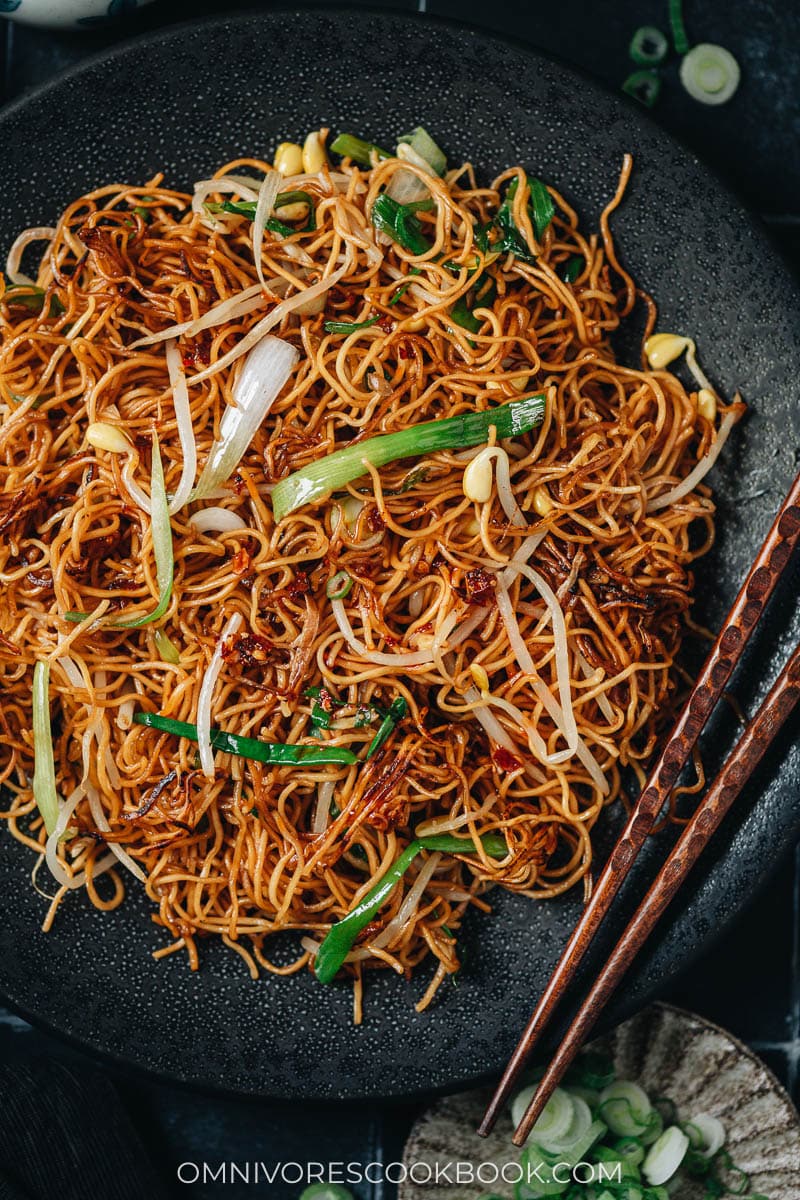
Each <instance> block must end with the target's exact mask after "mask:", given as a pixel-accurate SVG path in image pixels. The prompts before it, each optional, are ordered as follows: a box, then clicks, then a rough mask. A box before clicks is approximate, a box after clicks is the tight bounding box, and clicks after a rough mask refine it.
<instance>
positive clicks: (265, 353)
mask: <svg viewBox="0 0 800 1200" xmlns="http://www.w3.org/2000/svg"><path fill="white" fill-rule="evenodd" d="M245 340H246V339H245ZM299 357H300V352H299V350H297V349H296V347H295V346H292V345H290V344H289V342H284V341H283V340H282V339H281V338H276V337H271V336H267V337H262V338H260V339H259V341H258V342H257V343H256V345H255V346H254V347H253V349H252V350H251V351H250V353H249V354H248V356H247V360H246V362H245V363H244V366H243V367H242V371H241V374H240V375H239V378H238V380H237V381H236V387H235V390H234V393H233V400H234V403H233V404H230V405H228V407H227V408H226V409H225V412H224V413H223V415H222V420H221V421H220V426H219V441H217V442H215V443H214V445H213V446H212V448H211V453H210V454H209V456H208V460H207V462H206V465H205V467H204V468H203V473H202V474H201V476H200V480H199V482H198V484H197V488H196V490H195V493H194V499H195V500H203V499H205V498H206V497H207V496H208V494H209V492H212V491H213V490H214V489H215V488H217V487H219V485H220V484H221V483H224V482H225V481H226V479H228V478H229V477H230V475H232V473H233V472H234V471H235V469H236V467H237V466H238V465H239V461H240V459H241V457H242V455H243V454H244V452H245V450H246V449H247V447H248V446H249V445H250V443H251V441H252V440H253V437H254V435H255V432H256V430H257V429H258V428H259V426H260V425H262V424H263V422H264V419H265V418H266V415H267V413H268V412H269V410H270V408H271V407H272V405H273V403H274V401H275V400H276V398H277V396H278V393H279V392H280V390H281V388H282V387H283V386H284V384H285V383H286V381H287V379H288V378H289V376H290V375H291V373H292V371H293V370H294V368H295V367H296V366H297V360H298V359H299Z"/></svg>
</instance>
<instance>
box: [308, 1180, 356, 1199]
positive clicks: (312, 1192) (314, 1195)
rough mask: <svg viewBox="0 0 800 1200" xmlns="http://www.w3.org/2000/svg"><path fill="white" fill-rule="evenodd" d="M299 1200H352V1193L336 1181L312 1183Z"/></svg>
mask: <svg viewBox="0 0 800 1200" xmlns="http://www.w3.org/2000/svg"><path fill="white" fill-rule="evenodd" d="M299 1200H353V1193H352V1192H351V1191H349V1190H348V1189H347V1188H346V1187H342V1186H341V1185H340V1184H338V1183H312V1184H310V1185H309V1187H307V1188H305V1190H304V1191H302V1192H301V1193H300V1196H299Z"/></svg>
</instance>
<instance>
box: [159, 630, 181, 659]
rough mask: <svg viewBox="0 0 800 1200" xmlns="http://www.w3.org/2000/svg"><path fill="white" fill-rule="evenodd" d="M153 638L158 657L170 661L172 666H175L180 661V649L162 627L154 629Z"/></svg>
mask: <svg viewBox="0 0 800 1200" xmlns="http://www.w3.org/2000/svg"><path fill="white" fill-rule="evenodd" d="M153 640H154V641H155V644H156V650H157V651H158V653H159V657H160V658H162V659H163V661H164V662H168V663H172V665H173V666H177V665H178V663H179V662H180V661H181V654H180V650H179V649H178V647H177V646H176V645H175V643H174V642H173V641H172V640H171V638H169V637H168V635H167V634H166V633H165V632H164V630H163V629H157V630H156V631H155V633H154V634H153Z"/></svg>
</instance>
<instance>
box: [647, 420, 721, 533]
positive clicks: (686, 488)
mask: <svg viewBox="0 0 800 1200" xmlns="http://www.w3.org/2000/svg"><path fill="white" fill-rule="evenodd" d="M739 416H740V413H739V410H738V409H737V408H731V409H730V410H729V411H728V412H726V413H725V416H724V417H723V418H722V423H721V424H720V427H719V432H718V433H717V437H716V441H715V442H714V445H713V446H712V447H711V449H710V450H709V452H708V454H706V456H705V457H704V458H701V459H700V462H699V463H698V464H697V466H696V467H695V468H694V470H693V471H690V472H689V474H688V475H687V476H686V478H685V479H684V480H683V481H682V482H681V483H677V484H676V485H675V487H672V488H670V489H669V491H668V492H664V493H663V494H662V495H661V496H656V498H655V499H654V500H648V501H647V511H648V512H656V511H657V510H658V509H659V508H667V507H668V506H669V505H670V504H674V503H675V502H676V500H682V499H683V497H684V496H685V495H687V494H688V493H689V492H691V491H692V489H693V488H696V487H697V485H698V483H700V481H701V480H702V479H704V478H705V476H706V475H707V474H708V472H709V471H710V470H711V468H712V467H713V466H714V463H715V462H716V461H717V459H718V458H719V456H720V453H721V452H722V447H723V446H724V445H725V443H726V442H727V440H728V435H729V434H730V432H731V430H732V429H733V427H734V425H735V424H736V422H737V421H738V420H739Z"/></svg>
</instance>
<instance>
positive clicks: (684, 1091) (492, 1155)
mask: <svg viewBox="0 0 800 1200" xmlns="http://www.w3.org/2000/svg"><path fill="white" fill-rule="evenodd" d="M592 1048H593V1049H598V1050H604V1051H605V1052H607V1053H608V1054H609V1055H610V1056H611V1058H612V1060H613V1062H614V1068H615V1070H616V1073H617V1077H618V1078H620V1079H631V1080H634V1081H635V1082H636V1083H639V1084H641V1086H642V1087H643V1088H644V1089H645V1091H647V1093H648V1094H649V1095H651V1096H668V1097H669V1098H670V1099H671V1100H672V1101H673V1102H674V1103H675V1105H676V1106H677V1109H678V1115H679V1117H680V1118H681V1119H682V1120H688V1119H690V1118H691V1116H693V1115H695V1114H697V1113H700V1112H707V1113H711V1114H712V1116H715V1117H718V1118H719V1119H720V1120H721V1121H722V1123H723V1125H724V1126H725V1129H726V1131H727V1134H728V1140H727V1143H726V1148H727V1150H728V1152H729V1153H730V1156H731V1158H732V1160H733V1162H734V1163H735V1164H736V1166H737V1167H739V1168H740V1169H741V1170H743V1171H745V1172H746V1173H747V1175H748V1176H749V1177H750V1188H749V1192H748V1194H752V1193H759V1194H761V1195H763V1196H767V1197H769V1200H800V1170H798V1168H799V1167H800V1117H798V1114H797V1110H796V1109H795V1107H794V1105H793V1104H792V1101H791V1100H790V1098H789V1096H788V1094H787V1093H786V1091H785V1090H784V1088H783V1087H781V1085H780V1083H779V1082H778V1080H777V1079H776V1078H775V1076H774V1075H773V1074H772V1072H771V1071H770V1070H769V1069H768V1068H767V1067H766V1066H765V1065H764V1063H763V1062H762V1061H761V1059H760V1058H758V1057H757V1056H756V1055H755V1054H753V1052H752V1051H751V1050H749V1049H748V1048H747V1046H745V1045H744V1044H743V1043H742V1042H740V1041H738V1039H737V1038H735V1037H733V1035H732V1034H730V1033H727V1032H726V1030H724V1029H720V1027H719V1026H718V1025H714V1024H712V1023H711V1021H706V1020H705V1018H703V1017H698V1016H696V1015H695V1014H694V1013H688V1012H684V1011H683V1010H682V1009H680V1008H674V1007H673V1006H672V1005H670V1004H653V1005H651V1007H650V1008H647V1009H645V1011H644V1012H641V1013H638V1014H637V1015H636V1016H635V1017H632V1018H631V1019H630V1020H629V1021H625V1022H624V1023H623V1024H622V1025H619V1026H617V1028H616V1029H615V1030H614V1031H613V1032H612V1033H610V1034H608V1035H607V1036H606V1037H603V1038H599V1039H598V1040H597V1041H596V1042H594V1043H593V1044H592ZM490 1095H491V1092H490V1091H487V1090H480V1091H473V1092H461V1093H459V1094H458V1095H455V1096H447V1097H446V1098H445V1099H442V1100H438V1101H437V1102H436V1103H435V1104H434V1105H433V1106H432V1107H431V1108H429V1109H428V1110H427V1112H425V1113H424V1114H423V1115H422V1116H421V1117H420V1118H419V1120H418V1121H417V1122H416V1124H415V1125H414V1127H413V1129H412V1130H411V1133H410V1135H409V1138H408V1141H407V1143H406V1147H405V1151H404V1153H403V1165H404V1166H405V1168H406V1170H407V1171H408V1172H410V1171H411V1167H412V1165H414V1164H424V1165H423V1166H418V1167H417V1168H416V1171H415V1174H416V1176H417V1179H418V1180H419V1181H420V1182H414V1181H413V1180H412V1179H410V1178H408V1179H406V1180H405V1181H404V1182H402V1183H400V1185H399V1189H398V1200H429V1198H430V1196H431V1195H432V1194H433V1193H434V1191H435V1195H436V1198H437V1200H477V1197H478V1196H481V1195H485V1194H486V1193H487V1192H491V1193H492V1194H495V1193H496V1194H497V1195H498V1196H503V1197H509V1198H510V1197H511V1196H512V1195H513V1187H511V1186H509V1185H508V1184H505V1185H504V1184H502V1183H501V1184H496V1183H494V1182H491V1183H489V1182H488V1180H489V1179H490V1177H491V1172H492V1168H491V1167H487V1168H485V1173H484V1180H485V1182H482V1183H481V1182H476V1183H475V1184H465V1183H460V1184H458V1185H453V1186H450V1185H449V1184H448V1183H442V1184H440V1185H438V1186H436V1187H435V1188H434V1187H433V1186H432V1185H431V1184H425V1183H423V1182H422V1180H423V1178H424V1177H426V1176H427V1168H428V1167H430V1168H431V1169H432V1171H435V1170H436V1168H437V1166H438V1168H439V1171H440V1177H442V1176H444V1167H445V1165H446V1164H450V1168H449V1173H450V1174H452V1173H453V1172H454V1171H455V1169H456V1168H455V1164H457V1163H461V1164H472V1166H473V1168H474V1170H475V1171H476V1173H477V1170H478V1165H479V1164H481V1163H487V1164H489V1163H491V1164H494V1165H495V1166H496V1167H497V1168H498V1169H499V1170H500V1171H502V1168H503V1166H504V1165H506V1164H509V1163H514V1162H516V1161H517V1159H518V1155H519V1151H518V1150H516V1149H515V1147H514V1146H512V1144H511V1134H512V1124H511V1118H510V1116H509V1114H508V1112H505V1113H503V1115H502V1116H501V1118H500V1119H499V1120H498V1122H497V1125H496V1126H495V1128H494V1130H493V1131H492V1133H491V1134H490V1136H489V1137H488V1138H486V1139H484V1138H480V1137H478V1135H477V1133H476V1132H475V1130H476V1128H477V1126H478V1123H479V1122H480V1119H481V1117H482V1116H483V1113H484V1110H485V1108H486V1105H487V1103H488V1100H489V1097H490ZM466 1170H467V1169H466V1168H463V1167H462V1173H464V1174H466ZM692 1190H696V1189H692V1187H691V1185H690V1186H689V1187H686V1188H685V1189H684V1191H685V1194H686V1195H687V1197H688V1196H689V1195H690V1194H691V1192H692ZM682 1194H683V1193H682V1191H681V1189H678V1190H676V1191H675V1192H674V1193H673V1195H672V1197H671V1200H681V1196H682Z"/></svg>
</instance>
